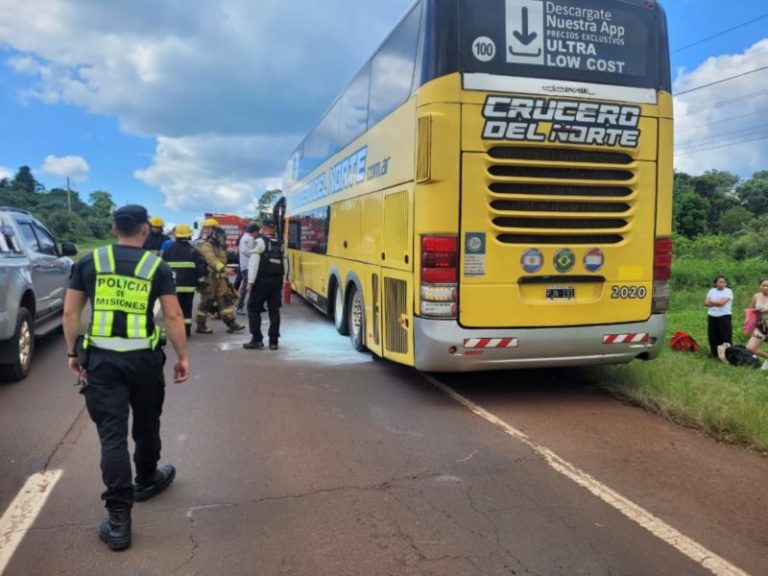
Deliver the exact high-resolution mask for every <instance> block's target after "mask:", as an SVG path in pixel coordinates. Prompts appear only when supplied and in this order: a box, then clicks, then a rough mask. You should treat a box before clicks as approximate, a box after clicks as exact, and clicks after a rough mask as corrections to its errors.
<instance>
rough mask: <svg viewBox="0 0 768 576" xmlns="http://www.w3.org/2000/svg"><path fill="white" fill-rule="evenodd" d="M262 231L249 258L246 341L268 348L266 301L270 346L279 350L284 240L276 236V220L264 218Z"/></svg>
mask: <svg viewBox="0 0 768 576" xmlns="http://www.w3.org/2000/svg"><path fill="white" fill-rule="evenodd" d="M261 230H262V235H261V236H259V237H258V238H257V239H256V243H255V245H254V248H253V254H251V259H250V261H249V262H248V292H249V294H250V296H249V298H248V324H249V328H250V331H251V341H250V342H246V343H245V344H243V348H245V349H246V350H261V349H262V348H264V336H263V335H262V333H261V311H262V310H263V308H264V303H265V302H266V304H267V312H268V313H269V332H268V336H269V349H270V350H277V345H278V344H277V343H278V339H279V338H280V297H281V294H282V287H283V277H284V275H285V269H284V267H283V244H282V242H281V241H280V239H279V238H276V237H275V221H274V220H264V222H262V224H261Z"/></svg>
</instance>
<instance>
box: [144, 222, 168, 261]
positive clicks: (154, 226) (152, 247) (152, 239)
mask: <svg viewBox="0 0 768 576" xmlns="http://www.w3.org/2000/svg"><path fill="white" fill-rule="evenodd" d="M164 226H165V222H163V219H162V218H160V216H152V218H150V219H149V236H147V239H146V240H145V241H144V246H142V247H143V248H144V250H149V251H150V252H152V253H153V254H156V255H159V254H160V249H161V248H162V246H163V242H165V241H167V240H170V238H169V237H168V236H166V235H165V234H163V227H164Z"/></svg>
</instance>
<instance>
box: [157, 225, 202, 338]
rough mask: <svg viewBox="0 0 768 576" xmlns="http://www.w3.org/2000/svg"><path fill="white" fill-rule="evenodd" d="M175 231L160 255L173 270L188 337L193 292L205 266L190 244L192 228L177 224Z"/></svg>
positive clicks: (200, 282)
mask: <svg viewBox="0 0 768 576" xmlns="http://www.w3.org/2000/svg"><path fill="white" fill-rule="evenodd" d="M175 232H176V233H175V238H176V241H175V242H173V243H172V244H170V245H169V246H168V247H167V248H166V249H165V250H163V253H162V256H163V260H165V261H166V262H167V263H168V265H169V266H170V267H171V270H173V279H174V281H175V282H176V295H177V296H178V298H179V305H180V306H181V310H182V312H184V326H185V328H186V330H187V337H189V336H190V333H191V328H192V304H193V301H194V299H195V292H197V288H198V286H200V285H201V284H202V283H203V280H204V279H205V274H206V271H207V268H206V265H205V261H204V260H203V258H202V256H200V253H199V252H198V251H197V250H195V248H194V247H193V246H192V228H191V227H190V226H189V225H187V224H179V225H178V226H176V230H175Z"/></svg>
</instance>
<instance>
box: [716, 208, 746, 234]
mask: <svg viewBox="0 0 768 576" xmlns="http://www.w3.org/2000/svg"><path fill="white" fill-rule="evenodd" d="M752 218H754V214H752V212H750V211H749V210H747V209H746V208H744V207H743V206H733V207H732V208H729V209H728V210H726V211H725V212H724V213H723V215H722V216H721V217H720V220H719V221H718V223H717V230H718V232H721V233H723V234H736V233H737V232H739V231H741V230H742V229H743V228H744V225H745V224H746V223H747V222H749V221H750V220H752Z"/></svg>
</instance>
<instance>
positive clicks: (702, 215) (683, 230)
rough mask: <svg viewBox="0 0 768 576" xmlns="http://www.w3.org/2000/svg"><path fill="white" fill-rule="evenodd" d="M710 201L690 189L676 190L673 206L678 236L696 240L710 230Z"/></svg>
mask: <svg viewBox="0 0 768 576" xmlns="http://www.w3.org/2000/svg"><path fill="white" fill-rule="evenodd" d="M709 211H710V205H709V200H707V199H706V198H702V197H701V196H699V194H698V193H697V192H696V191H695V190H694V189H693V188H690V187H686V188H683V189H681V190H675V196H674V206H673V212H672V214H673V228H674V230H675V232H677V233H678V234H682V235H683V236H685V237H687V238H695V237H696V236H699V235H701V234H704V233H706V232H707V231H708V230H709V229H710V228H709V225H708V223H707V217H708V215H709Z"/></svg>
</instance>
